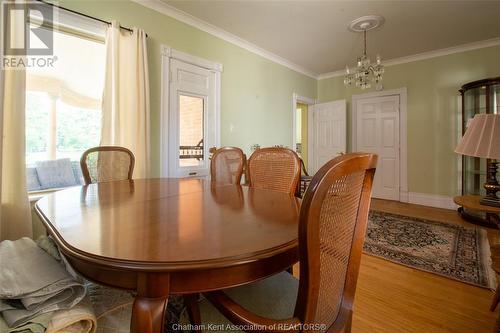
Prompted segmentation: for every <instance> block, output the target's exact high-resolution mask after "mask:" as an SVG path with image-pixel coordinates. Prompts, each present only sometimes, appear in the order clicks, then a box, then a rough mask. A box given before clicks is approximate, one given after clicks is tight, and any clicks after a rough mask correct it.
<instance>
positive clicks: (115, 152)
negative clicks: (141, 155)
mask: <svg viewBox="0 0 500 333" xmlns="http://www.w3.org/2000/svg"><path fill="white" fill-rule="evenodd" d="M134 164H135V158H134V154H133V153H132V152H131V151H130V150H128V149H127V148H124V147H118V146H100V147H94V148H90V149H88V150H86V151H85V152H84V153H83V155H82V158H81V159H80V166H81V168H82V174H83V179H84V180H85V184H87V185H88V184H91V183H100V182H109V181H113V180H126V179H129V180H131V179H132V173H133V172H134Z"/></svg>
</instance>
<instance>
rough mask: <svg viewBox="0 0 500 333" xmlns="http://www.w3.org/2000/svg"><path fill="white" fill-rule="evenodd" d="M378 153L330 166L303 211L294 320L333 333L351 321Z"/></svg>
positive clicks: (307, 195)
mask: <svg viewBox="0 0 500 333" xmlns="http://www.w3.org/2000/svg"><path fill="white" fill-rule="evenodd" d="M376 164H377V155H374V154H368V153H353V154H347V155H343V156H340V157H337V158H335V159H333V160H331V161H329V162H328V163H326V164H325V165H324V166H323V167H322V168H321V169H320V170H319V171H318V172H317V173H316V174H315V175H314V177H313V179H312V181H311V184H310V185H309V187H308V189H307V191H306V193H305V195H304V199H303V201H302V206H301V210H300V222H299V251H300V254H299V257H300V282H299V294H298V297H297V304H296V308H295V316H296V317H298V318H300V319H301V321H302V322H303V323H321V324H326V326H327V329H332V331H333V332H337V331H340V330H339V329H340V328H342V327H344V325H346V324H350V321H351V318H352V304H353V302H354V292H355V290H356V282H357V278H358V272H359V263H360V259H361V251H362V247H363V241H364V237H365V231H366V225H367V220H368V210H369V207H370V198H371V189H372V183H373V176H374V174H375V167H376Z"/></svg>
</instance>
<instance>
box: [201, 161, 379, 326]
mask: <svg viewBox="0 0 500 333" xmlns="http://www.w3.org/2000/svg"><path fill="white" fill-rule="evenodd" d="M376 163H377V156H376V155H374V154H367V153H353V154H347V155H344V156H340V157H337V158H335V159H333V160H331V161H329V162H328V163H326V164H325V165H324V166H323V167H322V168H321V169H320V170H319V171H318V172H317V173H316V174H315V175H314V177H313V179H312V180H311V184H310V186H309V187H308V189H307V190H306V193H305V196H304V199H303V201H302V206H301V209H300V218H299V228H298V241H299V259H300V280H297V279H296V278H295V277H293V276H292V275H290V274H288V273H285V272H282V273H279V274H276V275H273V276H271V277H268V278H266V279H263V280H260V281H258V282H254V283H250V284H247V285H244V286H240V287H235V288H231V289H228V290H225V291H216V292H210V293H206V294H205V296H206V298H207V299H208V300H209V301H207V300H203V301H202V302H201V303H200V309H201V320H202V323H204V324H214V325H227V324H228V320H229V321H230V322H232V323H233V324H236V325H247V326H246V327H254V328H255V327H258V328H259V329H258V331H276V330H281V331H284V330H286V328H285V327H287V328H288V329H290V328H292V331H328V332H350V329H351V322H352V314H353V302H354V294H355V291H356V282H357V278H358V273H359V265H360V259H361V251H362V248H363V241H364V237H365V231H366V226H367V220H368V211H369V207H370V198H371V190H372V184H373V176H374V174H375V167H376ZM217 310H219V311H217ZM223 315H224V316H223ZM280 328H281V329H280ZM250 331H252V329H251V330H250ZM254 331H257V329H255V330H254Z"/></svg>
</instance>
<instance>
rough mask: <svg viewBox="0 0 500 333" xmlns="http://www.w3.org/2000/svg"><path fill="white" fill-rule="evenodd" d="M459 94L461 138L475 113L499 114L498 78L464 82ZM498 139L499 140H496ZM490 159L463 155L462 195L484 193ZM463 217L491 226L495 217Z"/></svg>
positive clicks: (467, 214)
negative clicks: (460, 99)
mask: <svg viewBox="0 0 500 333" xmlns="http://www.w3.org/2000/svg"><path fill="white" fill-rule="evenodd" d="M460 94H461V95H462V135H463V134H464V133H465V130H466V128H467V123H468V122H469V121H470V120H471V119H472V118H474V116H475V115H476V114H478V113H500V77H496V78H491V79H485V80H479V81H474V82H470V83H467V84H465V85H463V86H462V88H461V89H460ZM499 140H500V138H499ZM490 163H491V161H490V160H486V159H481V158H476V157H470V156H463V157H462V195H480V196H484V195H485V194H486V192H485V189H484V187H483V185H484V183H485V182H486V178H487V176H488V172H489V171H488V166H489V164H490ZM462 215H463V216H464V217H465V218H467V219H468V220H475V222H479V223H481V222H483V223H481V224H492V223H493V222H494V220H495V221H496V220H497V219H498V216H491V214H488V213H481V212H475V211H465V210H464V209H463V208H462Z"/></svg>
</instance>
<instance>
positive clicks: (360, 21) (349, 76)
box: [344, 15, 385, 89]
mask: <svg viewBox="0 0 500 333" xmlns="http://www.w3.org/2000/svg"><path fill="white" fill-rule="evenodd" d="M384 21H385V20H384V18H383V17H382V16H378V15H368V16H363V17H359V18H357V19H355V20H354V21H352V22H351V23H350V24H349V26H348V29H349V30H350V31H352V32H362V33H363V40H364V48H363V55H362V56H360V57H358V60H357V66H356V68H355V69H354V71H353V72H352V71H351V69H349V66H348V65H347V66H346V67H345V70H346V74H345V77H344V85H346V86H350V85H352V83H353V82H354V83H355V84H356V87H359V88H361V89H367V88H370V87H371V82H375V83H376V84H377V85H378V84H380V83H381V82H382V75H383V74H384V66H383V65H382V64H381V60H380V56H379V55H377V58H376V64H374V65H372V64H371V61H370V58H368V57H367V55H366V32H367V31H369V30H373V29H375V28H378V27H380V26H381V25H382V24H383V23H384Z"/></svg>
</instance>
